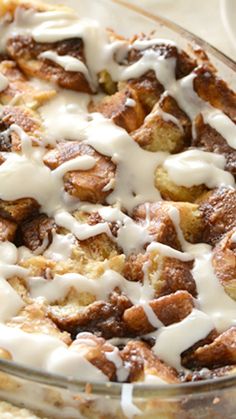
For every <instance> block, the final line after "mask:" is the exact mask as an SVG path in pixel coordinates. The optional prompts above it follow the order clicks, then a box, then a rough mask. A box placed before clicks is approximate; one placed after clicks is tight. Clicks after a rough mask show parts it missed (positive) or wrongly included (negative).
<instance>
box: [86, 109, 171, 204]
mask: <svg viewBox="0 0 236 419" xmlns="http://www.w3.org/2000/svg"><path fill="white" fill-rule="evenodd" d="M93 115H94V119H93V120H92V121H91V122H90V124H89V125H88V128H87V129H86V132H85V135H86V136H87V139H86V141H85V142H86V143H88V144H89V145H91V146H92V147H94V148H95V149H96V150H97V151H98V152H99V153H101V154H104V155H106V156H110V157H112V161H113V162H114V163H115V164H116V165H117V169H116V185H115V189H114V190H113V192H112V193H111V194H110V195H109V196H108V198H107V202H108V203H109V204H110V205H112V204H117V203H119V204H120V205H121V206H123V207H124V208H126V209H127V210H128V211H132V209H133V208H134V207H135V206H136V205H138V204H140V203H143V202H147V201H151V202H154V201H155V200H160V194H159V192H158V191H157V189H156V188H155V186H154V172H155V169H156V167H157V166H158V165H160V164H161V163H162V162H163V161H164V159H165V158H166V156H167V153H163V152H159V153H152V152H149V151H146V150H143V149H142V148H140V147H139V145H138V144H137V143H136V142H135V141H133V139H132V138H131V137H130V136H129V135H128V134H127V133H126V131H124V130H123V129H122V128H120V127H117V126H115V125H114V124H113V123H112V121H109V120H106V119H105V118H104V117H103V116H101V115H100V114H93ZM99 131H100V132H102V133H103V135H100V136H98V135H97V132H99ZM111 138H112V141H111V140H110V139H111ZM130 156H132V159H131V158H130ZM140 167H142V170H140ZM144 173H145V176H144Z"/></svg>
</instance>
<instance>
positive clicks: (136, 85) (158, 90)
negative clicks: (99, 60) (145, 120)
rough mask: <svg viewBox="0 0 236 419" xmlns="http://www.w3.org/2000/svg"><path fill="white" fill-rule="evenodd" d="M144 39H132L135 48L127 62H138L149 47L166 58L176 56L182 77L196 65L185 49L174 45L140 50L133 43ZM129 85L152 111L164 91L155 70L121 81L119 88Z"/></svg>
mask: <svg viewBox="0 0 236 419" xmlns="http://www.w3.org/2000/svg"><path fill="white" fill-rule="evenodd" d="M139 39H144V40H145V37H144V36H142V35H141V36H135V37H134V38H133V39H131V41H130V43H131V46H133V48H130V49H129V53H128V56H127V57H125V64H126V63H127V62H128V64H133V63H135V62H137V61H138V60H139V59H140V58H141V57H142V54H143V51H145V50H147V49H150V50H151V49H153V50H155V51H156V52H157V53H158V55H159V56H165V57H166V58H167V57H168V58H170V57H173V58H176V71H175V73H176V77H177V78H181V77H184V76H186V75H187V74H189V73H190V72H191V71H192V70H193V69H194V67H195V64H196V63H195V62H194V61H193V60H192V59H190V57H189V56H188V55H187V54H185V53H184V52H183V51H178V50H177V48H176V47H174V46H172V45H164V44H157V45H155V46H152V47H148V48H146V49H144V50H139V49H137V48H135V45H132V44H133V42H134V41H136V40H139ZM127 85H128V86H129V87H131V88H132V89H134V90H135V91H136V93H137V95H138V98H139V101H140V102H141V103H142V105H143V106H144V109H145V110H146V111H147V112H150V111H151V110H152V108H153V106H154V105H155V103H156V102H157V101H158V100H159V99H160V96H161V94H162V93H163V92H164V88H163V86H162V85H161V83H160V82H159V81H158V80H157V78H156V75H155V73H154V71H152V70H150V71H147V72H146V73H145V74H144V75H142V76H141V77H138V78H137V79H130V80H128V81H127V82H119V83H118V89H119V90H121V89H123V88H124V86H127Z"/></svg>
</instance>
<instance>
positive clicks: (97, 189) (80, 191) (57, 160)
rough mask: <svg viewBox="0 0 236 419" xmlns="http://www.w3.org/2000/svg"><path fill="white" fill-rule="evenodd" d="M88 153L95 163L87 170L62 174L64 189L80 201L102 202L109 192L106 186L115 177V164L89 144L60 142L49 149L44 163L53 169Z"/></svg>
mask: <svg viewBox="0 0 236 419" xmlns="http://www.w3.org/2000/svg"><path fill="white" fill-rule="evenodd" d="M83 155H89V156H92V157H94V158H95V159H96V165H95V166H94V167H93V168H92V169H89V170H86V171H85V170H77V171H70V172H67V173H66V174H65V175H64V184H65V190H66V191H67V192H68V193H69V194H70V195H72V196H74V197H76V198H79V199H80V200H81V201H89V202H93V203H103V202H105V199H106V197H107V196H108V195H109V193H110V192H111V189H109V190H106V186H107V185H108V184H110V182H112V181H113V180H114V179H115V165H114V164H113V163H112V162H111V160H110V159H109V158H108V157H105V156H102V155H101V154H99V153H97V152H96V151H95V150H94V149H93V148H92V147H90V146H89V145H86V144H83V143H79V142H75V141H67V142H60V143H59V144H58V145H57V148H55V149H53V150H51V151H49V152H48V153H47V154H46V155H45V157H44V163H45V164H46V165H47V166H48V167H49V168H50V169H55V168H57V167H58V166H60V165H61V164H62V163H64V162H66V161H68V160H71V159H73V158H75V157H77V156H83Z"/></svg>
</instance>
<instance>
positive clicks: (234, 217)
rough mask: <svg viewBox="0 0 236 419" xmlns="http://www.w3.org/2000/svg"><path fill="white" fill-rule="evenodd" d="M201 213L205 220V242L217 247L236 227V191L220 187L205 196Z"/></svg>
mask: <svg viewBox="0 0 236 419" xmlns="http://www.w3.org/2000/svg"><path fill="white" fill-rule="evenodd" d="M199 211H200V213H201V217H202V219H203V220H204V224H205V228H204V232H203V241H204V242H205V243H209V244H211V245H215V244H216V243H217V242H218V241H219V240H221V238H222V237H223V236H224V235H225V234H226V233H227V232H229V231H231V230H232V229H233V228H234V227H236V190H234V189H233V188H231V187H220V188H217V189H214V190H212V191H210V192H209V193H207V194H206V195H203V197H202V198H201V199H200V200H199Z"/></svg>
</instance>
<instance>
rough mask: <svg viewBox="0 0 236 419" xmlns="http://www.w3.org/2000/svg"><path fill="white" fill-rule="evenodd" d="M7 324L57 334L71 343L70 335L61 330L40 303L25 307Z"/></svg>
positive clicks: (26, 329)
mask: <svg viewBox="0 0 236 419" xmlns="http://www.w3.org/2000/svg"><path fill="white" fill-rule="evenodd" d="M7 326H10V327H16V328H19V329H21V330H23V331H24V332H27V333H44V334H46V335H50V336H55V337H57V338H59V339H61V340H63V342H65V343H66V344H67V345H69V344H70V343H71V338H70V335H69V334H68V333H66V332H60V330H59V329H58V328H57V326H56V325H55V324H54V323H53V321H52V320H51V319H50V318H49V317H48V316H47V313H46V310H45V307H44V306H43V305H40V304H38V303H33V304H29V305H27V306H26V307H24V308H23V309H22V310H21V311H20V312H19V313H18V315H17V316H15V317H12V319H11V320H9V321H8V322H7Z"/></svg>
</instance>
